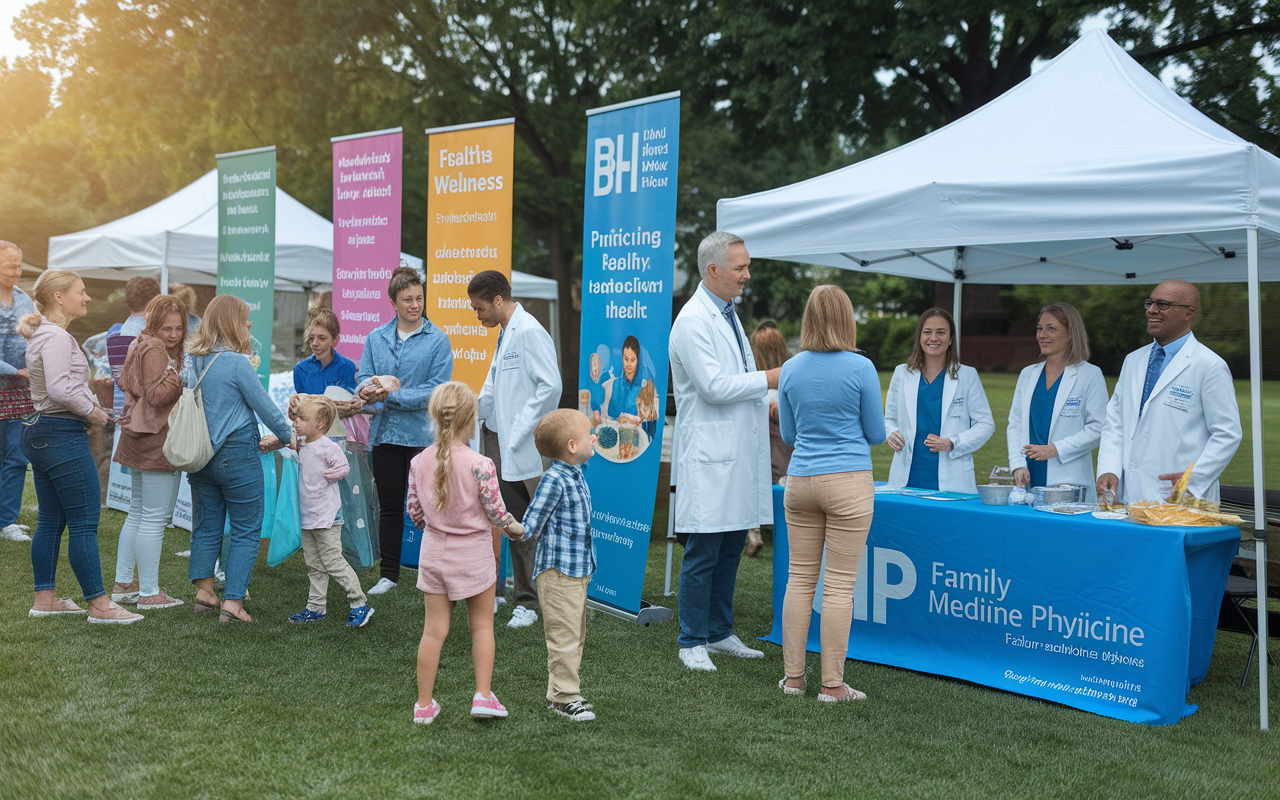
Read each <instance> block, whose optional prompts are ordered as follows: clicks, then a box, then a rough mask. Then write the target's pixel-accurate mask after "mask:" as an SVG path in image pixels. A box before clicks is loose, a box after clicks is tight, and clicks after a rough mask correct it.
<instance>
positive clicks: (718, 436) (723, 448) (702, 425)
mask: <svg viewBox="0 0 1280 800" xmlns="http://www.w3.org/2000/svg"><path fill="white" fill-rule="evenodd" d="M686 441H687V442H688V445H689V458H690V459H691V460H693V461H697V462H698V463H700V464H723V463H725V462H727V461H733V460H734V459H735V458H736V457H737V455H738V448H737V446H736V442H735V440H734V435H733V423H732V422H697V423H694V424H691V425H689V432H688V438H687V439H686Z"/></svg>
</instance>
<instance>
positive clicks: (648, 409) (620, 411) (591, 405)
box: [578, 335, 660, 464]
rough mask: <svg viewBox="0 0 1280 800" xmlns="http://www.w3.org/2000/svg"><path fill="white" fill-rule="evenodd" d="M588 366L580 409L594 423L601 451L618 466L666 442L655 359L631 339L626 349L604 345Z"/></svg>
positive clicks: (635, 340) (579, 404)
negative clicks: (661, 428) (661, 427)
mask: <svg viewBox="0 0 1280 800" xmlns="http://www.w3.org/2000/svg"><path fill="white" fill-rule="evenodd" d="M588 363H589V369H588V372H587V377H589V379H590V382H589V383H588V384H587V385H585V386H583V387H581V388H579V390H578V408H579V410H580V411H582V413H583V414H586V415H587V416H588V417H590V418H591V424H592V427H593V430H594V431H595V434H596V452H597V453H598V454H600V455H601V456H603V457H604V458H606V459H608V460H609V461H612V462H614V463H618V464H625V463H627V462H630V461H634V460H635V459H637V458H639V457H640V456H641V455H642V454H643V453H644V451H645V450H647V449H648V448H649V446H650V445H651V444H653V443H654V442H655V440H657V439H659V438H660V437H659V435H658V410H659V403H658V391H657V385H656V384H655V382H654V375H655V374H656V373H655V370H654V366H653V359H652V358H651V357H650V355H649V351H648V350H646V349H645V348H644V346H643V345H641V344H640V340H639V339H638V338H637V337H635V336H632V335H627V336H626V337H625V338H624V339H623V341H622V346H621V347H610V346H609V345H608V344H600V345H599V346H598V347H597V348H596V349H595V351H593V352H592V353H591V354H590V356H589V357H588ZM619 372H620V373H621V374H618V373H619Z"/></svg>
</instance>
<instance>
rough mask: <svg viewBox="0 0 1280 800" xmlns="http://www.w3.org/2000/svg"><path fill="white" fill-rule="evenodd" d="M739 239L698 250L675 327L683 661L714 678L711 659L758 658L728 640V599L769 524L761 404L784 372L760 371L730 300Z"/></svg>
mask: <svg viewBox="0 0 1280 800" xmlns="http://www.w3.org/2000/svg"><path fill="white" fill-rule="evenodd" d="M750 263H751V258H750V256H748V255H747V248H746V245H745V244H743V242H742V239H740V238H739V237H737V236H734V235H733V234H731V233H725V232H723V231H717V232H715V233H712V234H711V235H709V236H707V237H706V238H705V239H703V240H702V244H701V245H699V247H698V271H699V272H700V273H701V274H702V282H701V283H700V284H699V285H698V288H696V289H694V291H693V296H692V297H691V298H689V302H687V303H686V304H685V306H684V308H683V309H681V311H680V315H679V316H678V317H676V321H675V323H674V324H673V325H672V326H671V346H670V354H671V378H672V383H673V385H674V387H675V394H676V438H675V444H674V448H673V452H672V459H671V460H672V464H671V469H672V476H671V477H672V482H673V483H674V484H675V485H676V488H677V491H676V495H675V509H674V514H675V529H676V530H677V531H679V532H681V533H683V534H688V542H687V544H686V545H685V552H684V561H683V562H682V564H681V566H680V592H679V612H680V635H679V639H678V641H679V643H680V660H681V661H682V662H683V663H684V665H685V666H686V667H688V668H690V669H700V670H714V669H715V668H716V667H715V664H713V663H712V662H711V658H710V655H709V654H711V653H723V654H726V655H732V656H738V657H741V658H760V657H762V656H763V655H764V653H762V652H760V651H759V650H753V649H751V648H749V647H747V646H746V645H745V644H743V643H742V640H741V639H739V638H738V637H737V636H735V635H734V633H733V589H734V583H735V581H736V580H737V577H738V561H739V559H740V558H741V557H742V547H743V544H744V543H745V542H746V539H747V529H748V528H754V527H757V526H759V525H769V524H772V523H773V499H772V494H771V491H772V488H771V485H770V484H771V483H772V481H771V480H770V478H771V474H770V471H769V409H768V405H767V400H766V399H765V398H766V395H767V392H768V390H769V389H776V388H777V386H778V373H779V372H781V370H780V369H771V370H769V371H767V372H760V371H757V370H756V364H755V359H754V358H753V356H752V354H751V344H750V342H749V340H748V338H747V333H746V331H745V330H743V327H742V323H741V322H739V321H738V315H737V314H736V313H734V310H733V300H734V298H736V297H739V296H741V294H742V289H743V287H744V286H746V284H747V281H748V280H750V278H751V272H750V271H749V270H748V266H749V265H750Z"/></svg>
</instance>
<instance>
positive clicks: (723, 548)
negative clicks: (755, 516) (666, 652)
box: [676, 531, 747, 647]
mask: <svg viewBox="0 0 1280 800" xmlns="http://www.w3.org/2000/svg"><path fill="white" fill-rule="evenodd" d="M688 536H689V541H688V544H686V545H685V548H684V560H683V561H681V562H680V592H679V597H678V600H679V603H680V606H679V609H680V635H679V637H677V639H676V641H678V642H679V643H680V646H681V647H697V646H698V645H705V644H715V643H716V642H719V641H723V640H725V639H728V638H729V637H730V636H731V635H733V587H734V584H736V583H737V581H738V561H739V560H741V558H742V548H743V546H744V545H745V544H746V543H747V532H746V531H728V532H727V533H691V534H689V535H688Z"/></svg>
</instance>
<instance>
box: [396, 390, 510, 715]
mask: <svg viewBox="0 0 1280 800" xmlns="http://www.w3.org/2000/svg"><path fill="white" fill-rule="evenodd" d="M478 409H479V404H478V400H477V398H476V393H475V392H473V391H472V390H471V387H469V386H467V385H466V384H465V383H460V382H458V381H449V382H448V383H442V384H440V385H439V386H437V387H436V388H435V391H433V392H432V393H431V401H430V402H429V403H428V405H427V411H428V412H429V413H430V414H431V419H432V420H433V421H434V422H435V427H436V443H435V444H433V445H431V446H430V447H428V448H427V449H425V450H423V451H422V452H421V453H419V454H418V455H417V456H415V457H414V459H413V461H411V462H410V464H409V491H408V497H407V504H408V509H409V516H410V517H411V518H412V519H413V521H414V523H415V524H416V525H417V526H418V527H419V528H421V529H422V551H421V554H420V556H419V558H418V588H419V589H421V590H422V591H423V592H425V593H426V601H425V602H426V623H425V624H424V626H423V629H422V641H421V643H419V644H418V701H417V702H416V703H414V704H413V721H414V722H415V723H420V724H424V725H429V724H431V722H432V721H434V720H435V718H436V716H438V715H439V713H440V704H439V703H438V702H436V700H435V698H434V697H432V694H431V692H432V689H433V688H434V685H435V680H436V669H437V668H438V667H439V665H440V648H441V647H442V646H443V645H444V640H445V637H446V636H448V635H449V617H450V616H451V615H452V612H453V604H454V601H456V600H463V599H465V600H466V601H467V621H468V623H469V626H470V628H471V642H472V644H471V657H472V660H473V661H474V662H475V669H476V693H475V697H474V698H472V701H471V716H472V717H476V718H479V719H484V718H491V717H505V716H506V715H507V709H506V708H505V707H504V706H503V705H502V703H499V702H498V698H497V696H496V695H495V694H493V692H492V691H491V690H490V687H489V683H490V681H491V680H492V678H493V651H494V644H493V597H494V591H495V587H496V584H497V580H498V571H497V565H496V564H495V563H494V559H493V538H492V534H491V533H490V528H489V526H490V524H492V525H493V526H494V527H497V528H502V529H503V532H504V533H505V534H506V535H507V536H508V537H509V538H513V539H516V540H519V539H521V538H522V537H523V535H524V528H523V527H522V526H521V525H520V523H519V522H517V521H516V519H515V517H513V516H511V514H509V513H507V509H506V506H504V505H503V503H502V495H501V494H500V493H499V490H498V473H497V470H496V469H495V468H494V466H493V462H492V461H490V460H489V459H487V458H485V457H484V456H482V455H480V454H479V453H477V452H475V451H474V450H472V449H471V448H470V447H468V446H467V442H468V441H469V440H470V439H471V436H472V435H473V434H474V432H475V426H476V413H477V411H478Z"/></svg>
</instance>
